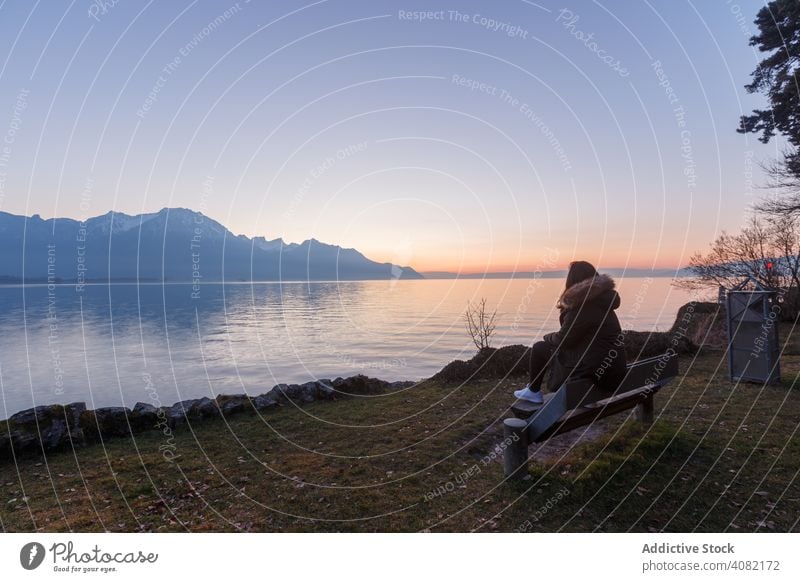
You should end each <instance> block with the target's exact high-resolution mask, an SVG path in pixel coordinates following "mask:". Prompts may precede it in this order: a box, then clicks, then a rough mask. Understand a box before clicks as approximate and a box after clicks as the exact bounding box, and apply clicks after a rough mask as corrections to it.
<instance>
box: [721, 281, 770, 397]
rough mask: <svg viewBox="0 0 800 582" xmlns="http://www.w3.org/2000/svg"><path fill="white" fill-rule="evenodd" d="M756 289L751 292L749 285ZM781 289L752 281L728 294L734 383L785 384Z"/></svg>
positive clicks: (729, 342)
mask: <svg viewBox="0 0 800 582" xmlns="http://www.w3.org/2000/svg"><path fill="white" fill-rule="evenodd" d="M751 283H752V285H753V288H752V289H747V286H748V285H749V284H751ZM777 293H778V290H777V289H770V288H767V287H764V286H763V285H761V284H759V283H758V281H756V280H755V279H753V278H752V277H748V278H747V279H745V280H744V281H742V282H741V283H739V284H738V285H736V286H735V287H732V288H731V289H728V290H727V291H726V293H725V308H726V323H727V327H728V373H729V375H730V379H731V381H732V382H758V383H766V384H776V383H779V382H780V381H781V372H780V349H779V342H778V313H777V312H776V311H775V309H774V308H775V306H776V305H777V302H776V295H777Z"/></svg>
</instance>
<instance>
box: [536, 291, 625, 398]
mask: <svg viewBox="0 0 800 582" xmlns="http://www.w3.org/2000/svg"><path fill="white" fill-rule="evenodd" d="M619 305H620V298H619V294H618V293H617V292H616V290H615V284H614V280H613V279H612V278H611V277H609V276H608V275H595V276H594V277H592V278H591V279H586V280H584V281H581V282H579V283H576V284H575V285H573V286H572V287H570V288H569V289H567V290H566V291H564V294H563V295H562V296H561V299H560V302H559V308H560V310H561V315H560V316H559V322H560V323H561V329H560V330H558V331H557V332H553V333H549V334H547V335H545V336H544V341H546V342H547V343H549V344H550V345H552V346H553V347H555V348H556V362H555V365H554V366H553V367H552V369H551V376H550V386H551V388H556V387H557V386H560V385H561V383H563V381H564V380H566V379H567V378H570V379H575V378H592V379H594V380H595V381H596V383H597V385H598V386H599V387H601V388H604V389H608V390H614V389H616V388H617V386H618V385H619V382H620V381H621V380H622V378H623V377H624V375H625V366H626V358H625V347H624V345H623V341H622V328H621V327H620V324H619V319H617V314H616V313H615V312H614V310H615V309H617V308H618V307H619Z"/></svg>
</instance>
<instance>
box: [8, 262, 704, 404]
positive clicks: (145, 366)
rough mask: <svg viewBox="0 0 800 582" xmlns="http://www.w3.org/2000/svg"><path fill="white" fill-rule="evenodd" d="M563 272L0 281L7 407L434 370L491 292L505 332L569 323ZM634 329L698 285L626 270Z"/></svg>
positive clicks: (506, 339) (654, 320) (527, 332)
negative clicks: (471, 310) (183, 281)
mask: <svg viewBox="0 0 800 582" xmlns="http://www.w3.org/2000/svg"><path fill="white" fill-rule="evenodd" d="M562 284H563V283H562V281H560V280H555V279H540V280H536V281H530V280H487V281H478V280H459V281H455V280H440V281H368V282H340V283H337V282H319V283H283V284H280V283H257V284H228V285H216V284H215V285H202V286H201V288H200V291H199V294H196V295H195V296H194V297H193V295H192V293H193V291H192V287H191V286H190V285H160V284H159V285H141V286H137V285H134V284H115V285H92V286H86V287H84V288H83V291H82V292H76V289H75V287H74V286H71V285H65V286H56V287H50V288H48V287H47V286H26V287H24V288H23V287H20V286H18V287H0V382H1V385H0V388H2V394H1V395H2V398H3V401H2V403H0V418H5V417H6V416H9V415H10V414H13V413H14V412H16V411H18V410H21V409H23V408H27V407H30V406H32V405H34V404H37V405H38V404H50V403H59V402H72V401H85V402H87V404H88V405H89V406H90V407H98V406H114V405H120V404H125V405H127V406H131V405H133V404H134V403H135V402H137V401H144V402H152V401H153V399H154V398H157V399H158V400H160V402H161V403H162V404H172V403H173V402H175V401H177V400H181V399H185V398H196V397H200V396H215V395H217V394H219V393H241V392H247V393H251V394H257V393H261V392H264V391H266V390H268V389H269V388H271V387H272V386H273V385H274V384H277V383H279V382H305V381H308V380H310V379H314V378H324V377H328V378H333V377H336V376H348V375H353V374H356V373H365V374H369V375H372V376H377V377H380V378H384V379H386V380H399V379H412V380H415V379H420V378H423V377H427V376H430V375H431V374H433V373H434V372H436V371H437V370H438V369H439V368H441V367H442V366H443V365H444V364H445V363H447V362H448V361H450V360H452V359H455V358H469V357H471V356H472V354H473V352H474V346H472V344H471V342H470V340H469V338H468V337H467V336H466V334H465V332H464V328H463V321H462V318H461V314H462V313H463V311H464V308H465V306H466V303H467V301H468V300H476V299H479V298H480V297H484V296H485V297H486V298H487V300H488V301H487V302H488V305H490V306H492V307H497V308H498V313H499V320H498V327H497V336H496V340H495V342H494V344H495V345H498V346H499V345H505V344H509V343H526V344H527V343H529V342H531V341H533V340H534V339H536V338H538V337H540V336H541V335H542V334H543V333H545V332H547V331H550V330H552V329H553V328H554V327H555V326H556V325H557V320H558V317H557V316H558V314H557V312H556V310H555V300H556V297H557V296H558V293H559V292H560V290H561V286H562ZM618 284H619V288H620V293H621V295H622V298H623V303H622V306H621V308H620V309H619V311H618V314H619V316H620V318H621V319H622V321H623V326H624V327H626V328H631V329H642V330H647V329H654V328H660V329H666V328H668V327H669V326H670V325H671V323H672V320H673V318H674V316H675V313H676V312H677V309H678V307H679V306H680V305H682V304H683V303H685V302H686V301H688V300H689V299H690V298H689V296H688V295H687V294H686V293H685V292H682V291H679V290H676V289H674V288H672V287H671V286H670V280H668V279H654V280H648V279H637V278H631V279H625V280H620V281H619V282H618Z"/></svg>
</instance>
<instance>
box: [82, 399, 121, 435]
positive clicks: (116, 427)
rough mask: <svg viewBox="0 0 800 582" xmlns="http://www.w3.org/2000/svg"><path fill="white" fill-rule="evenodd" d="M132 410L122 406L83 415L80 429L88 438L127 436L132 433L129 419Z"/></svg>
mask: <svg viewBox="0 0 800 582" xmlns="http://www.w3.org/2000/svg"><path fill="white" fill-rule="evenodd" d="M130 415H131V410H130V409H129V408H124V407H122V406H110V407H107V408H98V409H97V410H86V411H84V412H83V413H81V417H80V423H81V426H80V428H81V429H82V430H83V432H84V434H85V435H87V436H88V437H93V438H97V437H110V436H126V435H129V434H130V432H131V426H130V424H129V417H130Z"/></svg>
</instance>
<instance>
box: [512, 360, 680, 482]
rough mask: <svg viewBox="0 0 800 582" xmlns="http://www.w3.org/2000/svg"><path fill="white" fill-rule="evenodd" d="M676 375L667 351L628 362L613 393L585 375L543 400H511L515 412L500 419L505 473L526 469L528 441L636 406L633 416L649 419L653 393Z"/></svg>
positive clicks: (516, 473)
mask: <svg viewBox="0 0 800 582" xmlns="http://www.w3.org/2000/svg"><path fill="white" fill-rule="evenodd" d="M677 375H678V357H677V355H676V354H675V352H673V351H668V352H667V353H664V354H661V355H660V356H654V357H652V358H647V359H645V360H639V361H638V362H634V363H632V364H628V371H627V373H626V374H625V378H624V380H623V381H622V383H621V384H620V386H619V388H618V389H617V390H615V391H614V392H613V393H609V392H608V391H603V390H600V389H599V388H597V387H596V386H594V384H593V383H592V381H591V380H573V381H570V382H566V383H564V384H562V385H561V387H559V389H558V390H556V391H555V392H553V393H551V394H545V396H544V403H543V404H533V403H532V402H528V401H525V400H517V401H516V402H515V403H514V404H513V405H512V406H511V411H512V412H513V413H514V415H515V416H516V418H507V419H505V421H504V424H505V427H504V433H505V441H504V442H505V444H506V448H505V451H504V462H505V474H506V477H510V478H523V477H524V476H525V475H527V472H528V471H527V467H528V445H530V444H532V443H540V442H543V441H546V440H547V439H549V438H550V437H554V436H556V435H559V434H562V433H565V432H568V431H571V430H574V429H576V428H580V427H582V426H586V425H588V424H590V423H591V422H593V421H595V420H598V419H600V418H604V417H606V416H610V415H612V414H617V413H618V412H623V411H625V410H630V409H631V408H634V407H635V408H636V416H637V419H638V420H639V421H640V422H642V423H645V424H648V425H649V424H651V423H652V422H653V396H654V395H655V393H656V392H658V390H659V389H660V388H661V387H662V386H664V385H666V384H667V383H668V382H669V381H670V380H672V379H673V378H675V377H676V376H677Z"/></svg>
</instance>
